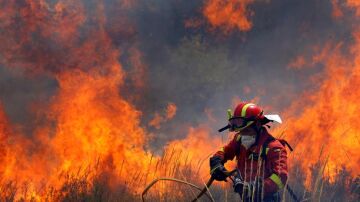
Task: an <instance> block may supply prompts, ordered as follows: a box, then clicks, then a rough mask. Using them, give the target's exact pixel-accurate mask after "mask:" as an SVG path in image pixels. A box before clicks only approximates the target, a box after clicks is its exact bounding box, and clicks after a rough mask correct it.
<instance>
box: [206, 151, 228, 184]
mask: <svg viewBox="0 0 360 202" xmlns="http://www.w3.org/2000/svg"><path fill="white" fill-rule="evenodd" d="M227 173H229V172H228V171H227V170H226V168H225V167H224V165H223V163H222V159H221V157H219V156H213V157H211V158H210V174H211V177H212V178H214V179H215V180H217V181H225V182H226V178H227V177H228V175H227Z"/></svg>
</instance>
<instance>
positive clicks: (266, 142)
mask: <svg viewBox="0 0 360 202" xmlns="http://www.w3.org/2000/svg"><path fill="white" fill-rule="evenodd" d="M274 140H279V142H280V143H281V144H282V145H283V146H287V147H288V148H289V149H290V151H293V148H292V147H291V146H290V144H289V143H288V142H287V141H286V140H284V139H276V138H274V137H272V136H270V137H269V138H268V139H267V140H266V141H265V142H264V144H263V146H262V150H261V158H262V159H264V160H266V154H267V150H268V146H269V144H270V142H272V141H274Z"/></svg>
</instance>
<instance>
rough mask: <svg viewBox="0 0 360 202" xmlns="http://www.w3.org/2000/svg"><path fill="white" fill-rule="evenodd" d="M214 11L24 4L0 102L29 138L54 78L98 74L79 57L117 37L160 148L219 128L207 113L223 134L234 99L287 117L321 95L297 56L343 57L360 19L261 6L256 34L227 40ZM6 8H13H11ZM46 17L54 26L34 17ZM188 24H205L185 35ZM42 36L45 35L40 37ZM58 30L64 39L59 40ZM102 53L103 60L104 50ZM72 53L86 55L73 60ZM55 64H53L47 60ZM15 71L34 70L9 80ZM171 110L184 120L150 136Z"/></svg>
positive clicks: (129, 87) (127, 87)
mask: <svg viewBox="0 0 360 202" xmlns="http://www.w3.org/2000/svg"><path fill="white" fill-rule="evenodd" d="M41 2H42V1H41ZM56 2H57V1H52V2H49V5H55V3H56ZM207 2H208V1H191V2H189V1H178V0H162V1H149V0H146V1H145V0H136V1H113V0H107V1H104V6H103V7H101V9H102V10H99V8H98V6H97V3H96V2H95V1H87V2H86V3H84V4H83V5H82V4H77V3H74V2H72V1H61V4H59V5H60V6H57V7H55V8H51V9H49V8H46V7H44V6H43V5H44V4H41V3H37V4H36V3H33V4H30V3H28V1H23V2H22V3H16V6H17V8H18V9H20V10H21V9H22V10H23V12H22V13H23V14H24V15H28V16H29V17H26V18H20V20H18V21H16V24H13V23H11V22H12V21H11V20H14V19H16V13H17V12H16V11H13V10H10V11H11V12H13V13H14V15H12V18H5V17H3V16H2V17H1V20H2V23H1V39H2V41H5V42H6V43H7V45H6V46H2V49H1V58H2V60H3V61H5V62H4V63H3V65H2V66H1V76H0V83H1V92H0V99H1V101H2V102H3V104H4V108H5V111H6V114H7V115H8V116H9V117H10V119H11V121H12V122H14V123H19V124H21V125H23V126H24V127H25V128H28V129H29V128H30V129H29V130H30V131H31V126H32V125H33V123H32V121H29V120H34V118H33V117H34V116H36V117H38V116H39V115H36V114H35V115H34V113H32V111H31V106H33V105H36V104H39V103H47V102H48V101H49V100H50V99H51V97H52V95H54V94H55V93H56V91H57V89H58V87H59V86H58V83H57V80H56V78H55V77H54V75H55V74H57V73H59V72H62V71H63V70H64V69H76V68H79V67H81V68H84V67H85V68H86V69H81V71H88V70H89V69H91V67H94V66H97V64H95V63H93V61H91V62H89V63H87V62H86V61H82V60H80V59H79V58H82V57H83V56H84V54H87V53H83V52H76V50H74V47H76V46H78V47H81V46H83V45H84V44H82V42H83V41H84V40H89V39H94V40H97V39H98V38H99V37H100V38H101V36H98V35H96V33H98V32H95V31H94V30H96V29H102V30H103V32H104V33H106V34H107V35H108V36H109V37H110V42H109V43H111V44H110V45H109V46H111V47H113V48H118V49H119V50H121V53H120V54H119V57H118V60H119V61H120V63H121V64H122V66H123V70H124V71H125V83H124V84H122V85H121V86H120V87H121V88H120V89H119V93H121V94H122V95H123V96H125V98H126V99H128V100H129V101H131V102H132V103H134V104H135V106H136V108H137V109H139V110H140V111H142V121H141V124H142V126H143V127H144V128H147V129H148V131H149V132H150V133H153V134H155V135H154V138H153V142H152V144H153V147H154V148H156V147H159V146H162V145H164V144H165V143H166V142H168V141H170V140H172V139H177V138H181V137H184V136H185V134H186V133H187V130H188V127H189V126H197V125H199V124H202V123H207V122H209V121H211V120H209V114H208V112H209V111H211V116H212V117H213V118H214V117H215V119H216V123H215V124H212V125H211V127H210V128H211V129H212V130H213V131H214V133H215V130H216V129H217V128H219V127H221V126H222V124H223V122H224V121H225V120H224V118H225V117H226V114H225V111H226V109H227V108H231V107H232V105H233V100H234V99H242V100H252V99H255V100H257V101H258V102H259V104H260V105H263V106H264V107H265V108H266V109H267V111H269V112H270V111H271V112H282V111H283V110H284V109H286V108H287V107H288V106H289V105H290V104H291V103H292V102H293V100H296V99H297V98H298V96H299V95H301V94H302V93H303V92H304V91H305V92H307V91H312V90H316V89H317V88H318V86H317V84H316V83H315V84H314V83H313V82H310V81H311V79H312V78H313V76H314V75H318V76H319V75H320V76H321V73H322V70H323V66H322V65H321V64H314V65H311V66H310V67H309V68H301V69H300V70H299V69H294V68H289V64H290V63H292V62H293V61H294V60H295V59H296V58H297V57H298V55H302V56H303V57H304V58H308V57H311V55H313V53H314V52H316V51H317V50H318V49H319V47H323V46H324V45H325V44H326V43H327V42H328V41H329V40H330V41H340V40H341V41H342V42H343V43H344V46H343V47H347V46H348V45H349V44H351V43H352V41H353V39H352V35H351V33H352V26H353V24H354V22H352V20H351V19H352V18H351V16H352V15H353V14H354V13H355V11H354V10H349V9H348V8H345V6H344V5H342V4H339V5H338V4H334V3H332V2H330V1H320V0H316V1H310V0H305V1H304V0H296V1H291V2H289V1H281V0H271V1H254V2H251V3H249V4H247V5H246V9H247V10H248V11H251V13H252V14H251V15H249V16H248V18H247V20H249V22H251V25H252V27H251V29H250V30H247V31H246V32H244V31H243V30H241V29H240V30H239V29H236V28H234V29H228V30H226V33H225V34H224V32H222V31H221V29H222V28H221V27H219V28H216V29H214V28H213V27H212V26H211V24H209V23H208V22H207V19H206V17H204V16H203V9H204V6H205V5H206V3H207ZM2 4H3V5H4V8H6V5H7V3H5V2H3V3H2ZM334 5H338V7H339V9H340V10H344V9H345V11H346V12H343V14H342V15H343V16H342V17H341V19H339V18H338V17H336V16H334V14H333V12H334ZM30 8H31V9H30ZM38 10H41V11H42V12H46V13H48V16H52V18H50V19H49V18H43V17H42V16H39V15H36V13H37V12H36V11H38ZM80 10H81V11H84V13H86V15H88V16H91V17H90V18H87V19H86V20H85V18H84V17H82V16H81V15H76V13H77V12H79V11H80ZM51 12H55V13H57V14H55V15H52V14H51ZM49 13H50V14H49ZM61 16H62V17H61ZM188 20H198V21H200V22H201V23H199V25H197V26H195V27H186V26H185V24H186V22H187V21H188ZM64 21H65V22H64ZM66 21H74V23H71V24H72V25H73V27H64V25H66V24H68V23H67V22H66ZM15 25H16V26H17V27H14V26H15ZM25 25H26V26H25ZM28 25H31V26H28ZM44 26H47V29H45V30H47V32H45V33H44V32H41V31H39V30H44V29H42V28H43V27H44ZM60 29H61V30H66V31H65V32H61V33H62V34H58V33H60V32H58V30H60ZM24 33H25V34H24ZM54 33H55V34H54ZM19 36H27V37H26V38H19ZM30 39H31V40H30ZM69 44H71V46H70V45H69ZM17 46H21V48H20V49H16V51H15V52H14V51H13V50H12V49H11V47H17ZM79 50H83V49H80V48H79ZM97 50H98V51H99V52H101V51H103V50H102V47H97ZM344 50H347V48H344ZM74 53H76V54H78V55H69V54H74ZM89 54H96V52H94V53H89ZM50 56H51V57H50ZM54 56H55V57H54ZM47 57H48V58H50V60H43V58H47ZM105 59H106V58H105ZM306 65H307V64H306ZM14 66H26V68H25V71H24V68H23V69H21V68H12V69H11V71H10V70H9V67H14ZM29 74H30V76H29ZM34 75H35V76H34ZM168 103H174V104H175V105H176V106H177V112H176V115H175V116H174V117H173V118H172V119H171V120H169V121H167V122H166V124H163V125H162V126H161V127H158V128H154V127H149V122H150V121H151V120H153V119H154V115H155V114H156V113H157V112H159V111H162V110H163V109H164V108H166V106H167V105H168ZM37 108H39V107H37ZM28 129H26V130H28ZM29 133H31V132H29Z"/></svg>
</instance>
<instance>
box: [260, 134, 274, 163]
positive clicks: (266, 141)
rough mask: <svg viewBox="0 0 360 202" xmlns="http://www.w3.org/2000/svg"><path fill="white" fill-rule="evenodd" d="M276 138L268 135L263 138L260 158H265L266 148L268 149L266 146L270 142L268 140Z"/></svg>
mask: <svg viewBox="0 0 360 202" xmlns="http://www.w3.org/2000/svg"><path fill="white" fill-rule="evenodd" d="M274 140H276V139H275V138H274V137H272V136H269V137H268V139H266V140H265V142H264V144H263V145H262V149H261V158H262V159H263V160H266V153H267V152H266V150H268V146H269V144H270V142H272V141H274Z"/></svg>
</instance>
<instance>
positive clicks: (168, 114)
mask: <svg viewBox="0 0 360 202" xmlns="http://www.w3.org/2000/svg"><path fill="white" fill-rule="evenodd" d="M176 110H177V107H176V105H175V104H174V103H168V105H167V107H166V111H165V114H164V115H160V114H159V113H158V112H156V113H155V115H154V118H153V119H152V120H151V121H150V122H149V125H150V126H152V127H154V128H156V129H159V128H160V125H161V124H162V123H164V122H166V121H169V120H171V119H172V118H173V117H174V116H175V114H176Z"/></svg>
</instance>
